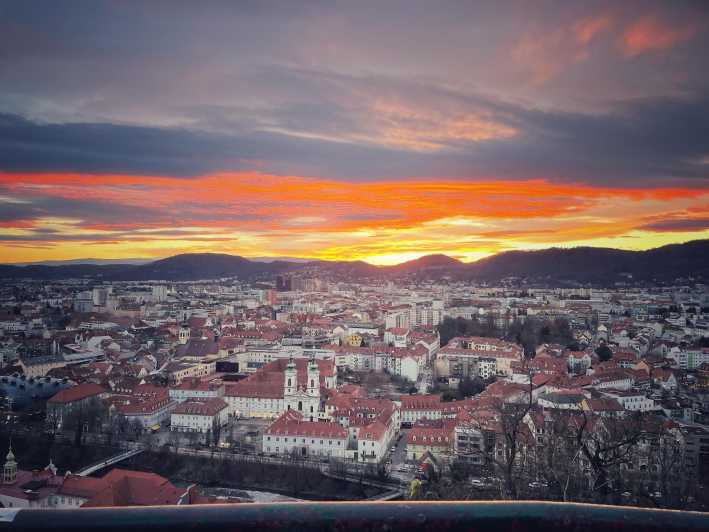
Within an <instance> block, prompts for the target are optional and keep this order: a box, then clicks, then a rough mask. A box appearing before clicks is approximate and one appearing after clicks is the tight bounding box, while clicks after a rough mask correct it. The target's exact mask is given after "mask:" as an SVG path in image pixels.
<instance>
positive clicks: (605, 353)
mask: <svg viewBox="0 0 709 532" xmlns="http://www.w3.org/2000/svg"><path fill="white" fill-rule="evenodd" d="M596 354H597V355H598V359H599V360H600V361H601V362H606V361H608V360H610V359H611V358H613V351H611V348H610V347H608V346H607V345H606V344H603V345H600V346H598V347H597V348H596Z"/></svg>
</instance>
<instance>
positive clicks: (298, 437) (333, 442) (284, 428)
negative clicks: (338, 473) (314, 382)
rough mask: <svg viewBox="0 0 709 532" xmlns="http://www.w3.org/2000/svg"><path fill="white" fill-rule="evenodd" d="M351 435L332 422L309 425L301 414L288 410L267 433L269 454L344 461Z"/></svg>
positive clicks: (265, 448) (265, 440)
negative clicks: (340, 459) (329, 458)
mask: <svg viewBox="0 0 709 532" xmlns="http://www.w3.org/2000/svg"><path fill="white" fill-rule="evenodd" d="M348 436H349V434H348V431H347V429H346V428H344V427H343V426H342V425H340V424H339V423H334V422H331V421H307V420H306V419H305V417H304V416H303V414H302V413H300V412H297V411H295V410H287V411H286V412H284V413H283V414H282V415H281V416H280V417H279V418H278V419H276V420H275V421H274V422H273V423H271V425H269V427H268V428H267V429H266V430H265V431H264V433H263V436H262V449H263V451H264V452H265V453H266V454H276V455H293V454H295V455H298V456H303V457H307V456H316V457H333V458H344V457H345V455H346V449H347V439H348Z"/></svg>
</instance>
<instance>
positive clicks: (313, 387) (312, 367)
mask: <svg viewBox="0 0 709 532" xmlns="http://www.w3.org/2000/svg"><path fill="white" fill-rule="evenodd" d="M308 395H309V396H310V397H319V396H320V368H318V361H317V360H315V357H314V356H311V357H310V360H309V361H308Z"/></svg>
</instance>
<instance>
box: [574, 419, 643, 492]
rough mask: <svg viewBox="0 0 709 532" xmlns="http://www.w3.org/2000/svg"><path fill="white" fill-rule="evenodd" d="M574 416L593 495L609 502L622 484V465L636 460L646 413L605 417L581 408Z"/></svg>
mask: <svg viewBox="0 0 709 532" xmlns="http://www.w3.org/2000/svg"><path fill="white" fill-rule="evenodd" d="M574 419H575V422H574V423H571V424H570V425H569V426H570V427H571V428H572V429H573V430H574V432H575V436H576V442H577V444H578V446H579V448H580V449H581V456H582V461H581V464H582V466H584V468H585V471H586V472H587V473H588V475H589V479H590V482H589V490H590V492H591V497H592V498H593V499H596V500H600V501H606V500H607V499H608V497H609V495H610V494H611V493H612V492H613V491H614V490H615V491H617V488H618V487H619V484H620V480H621V479H620V468H621V465H624V464H625V465H627V464H629V463H632V460H633V453H634V452H636V450H637V444H638V440H639V439H640V437H641V435H642V434H643V427H642V415H641V414H640V413H639V412H635V413H633V414H630V415H629V416H627V417H623V418H601V417H599V416H592V415H590V414H588V413H587V412H586V411H581V412H580V416H578V417H577V418H574Z"/></svg>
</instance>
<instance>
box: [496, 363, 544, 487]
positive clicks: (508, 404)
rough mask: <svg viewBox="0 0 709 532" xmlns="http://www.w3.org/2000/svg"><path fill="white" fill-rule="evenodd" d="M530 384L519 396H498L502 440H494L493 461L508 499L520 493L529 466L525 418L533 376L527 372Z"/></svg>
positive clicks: (499, 433) (530, 403)
mask: <svg viewBox="0 0 709 532" xmlns="http://www.w3.org/2000/svg"><path fill="white" fill-rule="evenodd" d="M527 375H528V378H529V385H528V387H527V389H526V390H525V391H524V392H523V393H521V394H518V395H516V396H513V397H508V398H499V399H498V400H497V402H496V403H497V404H496V410H497V412H498V415H499V421H500V425H499V429H500V430H499V432H498V435H499V436H500V437H501V441H499V442H498V441H496V442H495V449H493V450H492V455H491V460H492V463H493V464H494V468H495V471H496V472H497V474H498V476H499V477H500V478H502V480H503V483H502V484H501V491H502V496H503V497H504V498H507V499H517V498H519V495H520V480H521V479H522V477H523V474H522V472H523V469H524V467H525V466H526V461H525V460H524V458H525V457H524V452H525V447H526V446H525V443H524V441H523V439H524V437H525V433H527V432H528V427H527V426H526V424H525V423H524V419H525V417H526V416H527V414H528V413H529V411H530V410H531V409H532V406H533V404H534V403H533V400H532V386H533V385H532V376H531V374H529V372H528V374H527Z"/></svg>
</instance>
